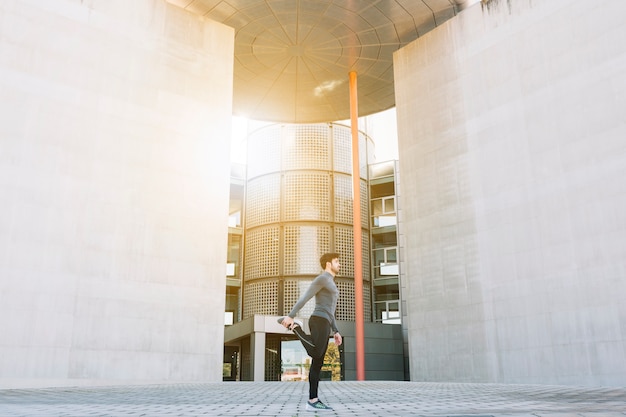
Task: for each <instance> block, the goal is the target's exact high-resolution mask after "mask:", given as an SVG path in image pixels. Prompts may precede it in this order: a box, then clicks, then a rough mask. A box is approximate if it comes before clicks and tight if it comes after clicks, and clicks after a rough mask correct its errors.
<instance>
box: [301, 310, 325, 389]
mask: <svg viewBox="0 0 626 417" xmlns="http://www.w3.org/2000/svg"><path fill="white" fill-rule="evenodd" d="M309 328H310V329H311V334H310V335H308V334H306V333H304V330H302V329H301V328H299V327H297V328H296V329H295V330H294V333H295V334H296V336H298V338H299V339H300V341H301V342H302V345H303V346H304V348H305V349H306V353H308V354H309V356H310V357H311V358H312V359H313V360H312V362H311V369H310V370H309V399H312V398H317V388H318V386H319V384H320V373H321V371H322V366H323V365H324V356H325V355H326V349H327V348H328V338H329V337H330V323H329V322H328V320H326V319H325V318H323V317H318V316H311V318H310V319H309Z"/></svg>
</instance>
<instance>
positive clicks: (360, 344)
mask: <svg viewBox="0 0 626 417" xmlns="http://www.w3.org/2000/svg"><path fill="white" fill-rule="evenodd" d="M349 76H350V127H351V133H352V221H353V226H352V227H353V229H354V232H353V234H354V310H355V311H354V315H355V319H356V323H355V327H356V329H355V330H356V346H355V347H356V380H357V381H364V380H365V331H364V326H365V324H364V314H363V253H362V247H363V243H362V238H361V174H360V172H359V170H360V162H359V120H358V117H359V106H358V100H357V89H356V72H355V71H350V73H349Z"/></svg>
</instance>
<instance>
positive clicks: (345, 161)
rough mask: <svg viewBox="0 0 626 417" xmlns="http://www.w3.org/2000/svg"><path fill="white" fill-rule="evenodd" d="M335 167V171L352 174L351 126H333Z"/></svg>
mask: <svg viewBox="0 0 626 417" xmlns="http://www.w3.org/2000/svg"><path fill="white" fill-rule="evenodd" d="M333 144H334V146H335V148H334V149H333V168H334V170H335V171H339V172H345V173H346V174H352V133H351V131H350V128H349V127H346V126H339V125H335V126H334V127H333Z"/></svg>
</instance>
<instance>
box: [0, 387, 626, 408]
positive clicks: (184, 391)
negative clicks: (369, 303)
mask: <svg viewBox="0 0 626 417" xmlns="http://www.w3.org/2000/svg"><path fill="white" fill-rule="evenodd" d="M307 392H308V384H307V383H306V382H224V383H206V384H171V385H140V386H136V385H129V386H112V387H89V388H78V387H76V388H46V389H8V390H0V416H6V417H8V416H29V417H35V416H36V417H47V416H72V417H78V416H80V417H83V416H85V417H87V416H115V417H118V416H119V417H122V416H129V417H130V416H132V417H137V416H146V417H161V416H300V415H308V416H312V415H315V413H311V412H306V411H305V410H304V401H306V398H307ZM320 397H321V398H322V400H323V401H324V402H326V403H327V404H329V405H331V406H332V407H334V411H332V412H325V413H320V414H323V415H329V416H333V415H334V416H350V417H357V416H363V417H371V416H385V417H390V416H398V417H404V416H407V417H408V416H415V417H626V389H625V388H583V387H564V386H550V385H506V384H456V383H420V382H398V381H363V382H356V381H349V382H322V383H321V385H320Z"/></svg>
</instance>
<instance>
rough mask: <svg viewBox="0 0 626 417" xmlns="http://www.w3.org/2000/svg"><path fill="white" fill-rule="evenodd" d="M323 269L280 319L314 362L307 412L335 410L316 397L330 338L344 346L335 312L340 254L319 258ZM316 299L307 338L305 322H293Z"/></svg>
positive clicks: (310, 373) (310, 371)
mask: <svg viewBox="0 0 626 417" xmlns="http://www.w3.org/2000/svg"><path fill="white" fill-rule="evenodd" d="M320 265H321V266H322V269H323V270H324V272H322V273H321V274H320V275H318V276H317V277H316V278H315V279H314V280H313V282H312V283H311V285H310V286H309V288H308V289H307V291H306V292H305V293H304V294H302V296H301V297H300V299H299V300H298V301H297V302H296V304H295V305H294V306H293V308H292V309H291V312H290V313H289V315H288V316H286V317H281V318H279V319H278V322H279V323H280V324H282V325H283V326H284V327H286V328H287V329H289V330H291V331H293V332H294V333H295V335H296V336H298V338H299V339H300V341H301V342H302V345H303V346H304V348H305V349H306V352H307V353H308V354H309V356H310V357H311V358H312V359H313V360H312V362H311V369H310V370H309V401H307V403H306V410H307V411H324V410H332V408H331V407H329V406H327V405H326V404H324V403H323V402H321V401H320V400H319V398H318V396H317V390H318V386H319V382H320V373H321V370H322V365H324V356H325V355H326V349H327V348H328V337H329V336H330V334H331V330H332V334H333V336H334V339H335V344H336V345H337V346H339V345H341V342H342V338H341V335H340V334H339V330H338V329H337V322H336V321H335V309H336V308H337V299H338V298H339V290H338V289H337V286H336V285H335V280H334V278H335V276H336V275H337V274H338V273H339V268H340V267H341V265H340V264H339V254H337V253H325V254H324V255H322V257H321V258H320ZM313 296H315V309H314V310H313V313H311V317H310V318H309V328H310V329H311V334H310V335H308V334H306V333H305V332H304V330H303V329H302V322H300V321H298V320H294V318H295V317H296V314H297V313H298V311H300V309H301V308H302V307H304V305H305V304H306V303H307V301H309V300H310V299H311V298H313Z"/></svg>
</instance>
